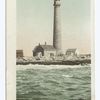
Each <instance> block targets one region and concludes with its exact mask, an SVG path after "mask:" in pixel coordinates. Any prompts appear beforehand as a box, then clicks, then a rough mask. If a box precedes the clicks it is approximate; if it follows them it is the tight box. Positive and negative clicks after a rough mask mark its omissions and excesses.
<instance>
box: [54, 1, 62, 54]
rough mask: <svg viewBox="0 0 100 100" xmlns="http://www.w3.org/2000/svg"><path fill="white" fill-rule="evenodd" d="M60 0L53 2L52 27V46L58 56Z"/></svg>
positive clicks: (59, 48) (59, 44)
mask: <svg viewBox="0 0 100 100" xmlns="http://www.w3.org/2000/svg"><path fill="white" fill-rule="evenodd" d="M60 6H61V3H60V0H54V26H53V46H54V48H55V49H56V50H57V53H58V54H59V53H60V52H61V19H60Z"/></svg>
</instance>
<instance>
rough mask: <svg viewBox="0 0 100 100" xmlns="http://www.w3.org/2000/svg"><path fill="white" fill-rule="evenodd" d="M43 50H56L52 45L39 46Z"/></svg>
mask: <svg viewBox="0 0 100 100" xmlns="http://www.w3.org/2000/svg"><path fill="white" fill-rule="evenodd" d="M40 46H41V47H42V48H43V49H44V50H48V51H51V50H56V49H55V48H54V47H53V45H40Z"/></svg>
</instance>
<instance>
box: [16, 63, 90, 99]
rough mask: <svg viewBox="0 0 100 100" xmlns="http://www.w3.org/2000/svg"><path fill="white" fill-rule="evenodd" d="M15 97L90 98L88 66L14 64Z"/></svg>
mask: <svg viewBox="0 0 100 100" xmlns="http://www.w3.org/2000/svg"><path fill="white" fill-rule="evenodd" d="M16 96H17V99H16V100H91V66H90V65H83V66H82V65H74V66H70V65H17V93H16Z"/></svg>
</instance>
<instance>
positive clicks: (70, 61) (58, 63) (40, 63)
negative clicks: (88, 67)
mask: <svg viewBox="0 0 100 100" xmlns="http://www.w3.org/2000/svg"><path fill="white" fill-rule="evenodd" d="M28 64H33V65H34V64H39V65H80V64H81V65H85V64H91V60H90V59H84V60H67V61H41V60H39V61H19V62H18V61H17V62H16V65H28Z"/></svg>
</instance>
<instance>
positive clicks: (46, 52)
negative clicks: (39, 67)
mask: <svg viewBox="0 0 100 100" xmlns="http://www.w3.org/2000/svg"><path fill="white" fill-rule="evenodd" d="M55 55H56V49H55V48H54V47H53V45H47V44H46V43H45V44H44V45H40V44H39V45H38V46H36V47H35V48H34V50H33V56H37V57H39V58H41V57H43V56H44V57H46V58H47V57H53V56H55Z"/></svg>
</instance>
